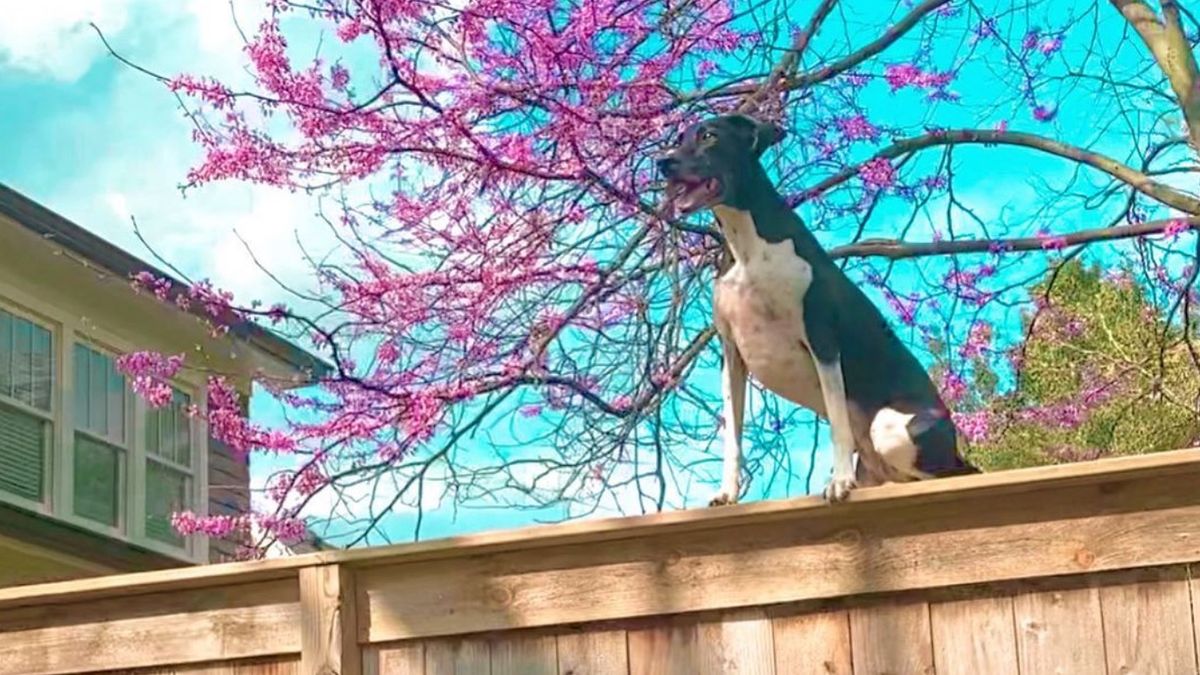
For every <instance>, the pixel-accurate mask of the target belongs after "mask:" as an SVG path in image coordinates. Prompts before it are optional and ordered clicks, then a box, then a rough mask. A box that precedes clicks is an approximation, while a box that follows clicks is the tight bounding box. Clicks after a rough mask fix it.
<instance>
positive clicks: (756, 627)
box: [695, 609, 775, 675]
mask: <svg viewBox="0 0 1200 675" xmlns="http://www.w3.org/2000/svg"><path fill="white" fill-rule="evenodd" d="M697 637H698V638H699V639H698V640H697V642H696V643H695V648H696V650H697V652H698V659H697V660H698V661H699V664H698V665H699V666H700V667H699V671H698V672H699V673H700V675H721V673H738V675H775V645H774V637H773V635H772V630H771V620H770V619H768V618H767V615H766V613H765V612H763V611H762V610H757V609H753V610H743V611H739V612H730V613H727V614H725V615H724V616H722V617H721V620H720V621H706V622H704V623H701V624H700V625H699V626H698V627H697Z"/></svg>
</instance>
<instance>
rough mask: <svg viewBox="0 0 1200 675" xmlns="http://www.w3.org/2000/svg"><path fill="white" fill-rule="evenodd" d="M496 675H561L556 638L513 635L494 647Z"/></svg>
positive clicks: (493, 655) (493, 669) (493, 644)
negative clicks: (559, 673)
mask: <svg viewBox="0 0 1200 675" xmlns="http://www.w3.org/2000/svg"><path fill="white" fill-rule="evenodd" d="M492 675H558V644H557V642H556V641H555V639H554V636H553V635H536V636H530V635H511V636H505V637H503V638H502V639H500V640H497V641H496V642H493V643H492Z"/></svg>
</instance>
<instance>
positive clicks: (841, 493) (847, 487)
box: [825, 477, 858, 503]
mask: <svg viewBox="0 0 1200 675" xmlns="http://www.w3.org/2000/svg"><path fill="white" fill-rule="evenodd" d="M856 487H858V484H857V483H856V482H855V481H854V479H853V478H837V477H834V478H833V479H832V480H830V481H829V485H826V486H825V501H827V502H830V503H833V502H842V501H845V500H846V497H849V496H850V491H851V490H853V489H854V488H856Z"/></svg>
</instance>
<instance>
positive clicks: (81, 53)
mask: <svg viewBox="0 0 1200 675" xmlns="http://www.w3.org/2000/svg"><path fill="white" fill-rule="evenodd" d="M140 1H141V0H54V1H53V2H26V1H25V0H4V2H3V3H0V17H3V20H0V66H7V67H10V68H14V69H16V70H20V71H24V72H28V73H31V74H33V75H39V76H49V77H51V78H54V79H56V80H61V81H63V82H73V81H75V80H76V79H78V78H79V77H80V76H81V75H83V74H84V73H85V72H87V69H88V67H89V66H90V65H91V64H92V62H93V61H94V60H95V59H96V58H97V57H99V56H100V55H101V54H102V53H103V47H102V45H101V44H100V41H99V40H98V39H97V37H96V34H95V33H94V32H93V31H92V29H91V27H90V26H89V25H88V24H89V23H95V24H96V25H98V26H100V27H101V28H103V29H104V31H105V32H106V33H110V34H117V33H120V32H121V31H122V30H123V29H124V28H125V27H126V26H127V25H128V24H129V20H130V15H131V14H132V13H133V9H134V7H133V6H134V5H135V4H137V3H138V2H140Z"/></svg>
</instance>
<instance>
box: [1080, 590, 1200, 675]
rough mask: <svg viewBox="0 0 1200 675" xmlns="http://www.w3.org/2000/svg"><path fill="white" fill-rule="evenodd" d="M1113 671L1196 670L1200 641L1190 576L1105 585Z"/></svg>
mask: <svg viewBox="0 0 1200 675" xmlns="http://www.w3.org/2000/svg"><path fill="white" fill-rule="evenodd" d="M1100 607H1101V616H1102V617H1103V623H1102V625H1103V628H1104V651H1105V656H1106V658H1107V660H1108V672H1110V673H1122V674H1124V673H1130V674H1133V673H1171V675H1187V674H1188V673H1192V674H1193V675H1195V673H1196V643H1195V640H1194V636H1193V634H1191V632H1190V631H1182V630H1178V627H1183V626H1187V625H1189V624H1190V623H1191V620H1192V608H1191V600H1190V598H1189V593H1188V582H1187V580H1186V579H1182V578H1179V579H1165V580H1159V581H1138V582H1134V583H1129V584H1120V585H1115V586H1106V587H1104V588H1101V589H1100Z"/></svg>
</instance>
